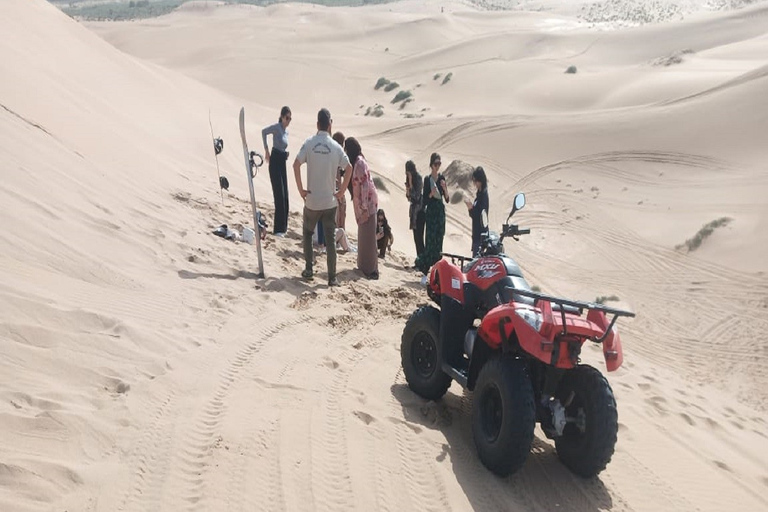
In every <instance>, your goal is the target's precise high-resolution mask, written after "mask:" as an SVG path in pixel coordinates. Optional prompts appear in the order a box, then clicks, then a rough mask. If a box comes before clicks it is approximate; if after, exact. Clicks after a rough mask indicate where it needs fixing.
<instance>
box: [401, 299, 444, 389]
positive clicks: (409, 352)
mask: <svg viewBox="0 0 768 512" xmlns="http://www.w3.org/2000/svg"><path fill="white" fill-rule="evenodd" d="M439 332H440V311H438V310H437V309H435V308H433V307H432V306H422V307H420V308H419V309H417V310H416V311H414V312H413V314H412V315H411V317H410V318H409V319H408V321H407V322H406V323H405V328H404V329H403V336H402V339H401V344H400V358H401V361H402V365H403V372H404V373H405V380H406V381H407V382H408V387H410V388H411V389H412V390H413V391H414V392H415V393H416V394H417V395H419V396H421V397H423V398H426V399H428V400H437V399H438V398H441V397H442V396H443V395H444V394H445V392H446V391H448V387H450V385H451V377H449V376H448V375H447V374H446V373H444V372H443V370H442V369H441V361H442V355H441V354H442V352H441V351H440V348H439V342H438V339H439V338H438V333H439Z"/></svg>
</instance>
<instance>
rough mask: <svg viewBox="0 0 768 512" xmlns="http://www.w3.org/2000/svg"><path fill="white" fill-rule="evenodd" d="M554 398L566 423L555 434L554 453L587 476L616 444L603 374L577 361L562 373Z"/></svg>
mask: <svg viewBox="0 0 768 512" xmlns="http://www.w3.org/2000/svg"><path fill="white" fill-rule="evenodd" d="M557 398H558V399H559V400H560V403H562V404H563V405H564V406H565V416H566V419H567V420H568V424H567V425H566V426H565V430H564V431H563V435H562V436H560V437H557V438H555V447H556V448H557V455H558V457H559V458H560V460H561V461H562V463H563V464H565V466H566V467H568V469H570V470H571V471H573V472H574V473H575V474H577V475H579V476H581V477H584V478H590V477H593V476H595V475H597V474H598V473H600V472H601V471H602V470H604V469H605V467H606V466H607V465H608V462H610V460H611V456H613V450H614V447H615V446H616V437H617V434H618V431H619V417H618V413H617V411H616V399H615V398H614V397H613V390H612V389H611V386H610V384H608V381H607V380H606V378H605V377H604V376H603V375H602V374H601V373H600V372H599V371H598V370H597V369H595V368H593V367H591V366H588V365H579V366H577V367H575V368H573V369H572V370H568V371H567V372H566V373H565V375H563V378H562V380H561V381H560V385H559V387H558V391H557Z"/></svg>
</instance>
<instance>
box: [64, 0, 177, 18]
mask: <svg viewBox="0 0 768 512" xmlns="http://www.w3.org/2000/svg"><path fill="white" fill-rule="evenodd" d="M182 3H184V0H152V1H149V0H131V1H130V2H109V3H104V4H91V5H83V6H79V5H77V4H74V3H73V2H70V5H69V7H64V8H62V11H64V13H66V14H68V15H69V16H72V17H77V18H82V19H86V20H114V21H124V20H135V19H141V18H154V17H157V16H162V15H164V14H168V13H170V12H171V11H173V10H174V9H176V8H177V7H178V6H180V5H181V4H182Z"/></svg>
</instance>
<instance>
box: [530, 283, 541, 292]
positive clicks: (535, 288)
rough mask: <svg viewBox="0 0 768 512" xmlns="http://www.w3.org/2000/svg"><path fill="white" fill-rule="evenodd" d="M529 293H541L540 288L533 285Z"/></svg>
mask: <svg viewBox="0 0 768 512" xmlns="http://www.w3.org/2000/svg"><path fill="white" fill-rule="evenodd" d="M531 291H532V292H536V293H541V286H539V285H537V284H535V285H533V286H531Z"/></svg>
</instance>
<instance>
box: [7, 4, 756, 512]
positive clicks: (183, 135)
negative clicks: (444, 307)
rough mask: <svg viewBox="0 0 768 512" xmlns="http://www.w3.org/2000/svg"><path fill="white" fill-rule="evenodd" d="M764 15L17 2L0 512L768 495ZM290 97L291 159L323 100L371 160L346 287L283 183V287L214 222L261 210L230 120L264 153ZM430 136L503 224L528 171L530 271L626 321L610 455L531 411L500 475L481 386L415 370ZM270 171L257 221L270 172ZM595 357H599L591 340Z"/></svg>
mask: <svg viewBox="0 0 768 512" xmlns="http://www.w3.org/2000/svg"><path fill="white" fill-rule="evenodd" d="M747 3H748V2H709V3H707V4H706V5H705V4H704V2H701V5H698V4H697V5H694V2H688V3H686V4H685V9H683V8H680V9H677V10H674V8H672V7H670V9H672V10H670V11H660V10H659V9H662V8H663V7H664V4H665V3H664V2H645V3H643V2H624V3H621V2H604V3H602V4H598V5H597V7H593V9H592V10H591V11H585V10H583V9H581V7H580V6H581V5H582V4H585V3H584V2H580V3H578V4H570V3H568V6H567V8H566V7H561V6H560V4H561V3H560V2H553V1H550V2H523V3H517V2H508V3H507V4H510V5H504V3H503V2H495V3H491V2H486V3H484V4H483V5H479V4H469V3H458V2H435V1H432V0H428V1H427V2H412V1H406V2H400V3H391V4H382V5H375V6H366V7H334V8H327V7H321V6H315V5H309V4H291V3H287V4H280V5H273V6H270V7H266V8H262V7H254V6H243V5H240V6H233V5H223V4H221V3H217V2H198V3H194V4H188V5H186V6H184V7H183V8H181V9H179V10H178V11H176V12H174V13H172V14H170V15H168V16H164V17H161V18H157V19H150V20H141V21H133V22H125V23H114V22H82V23H81V22H78V21H76V20H73V19H72V18H70V17H68V16H66V15H64V14H63V13H61V12H60V11H59V10H58V9H57V8H56V7H54V6H52V5H50V4H48V3H47V2H45V1H44V0H4V1H3V2H0V76H2V80H0V169H2V180H0V222H2V226H3V229H2V231H0V510H2V511H3V512H10V511H48V510H55V511H62V510H68V511H70V512H72V511H93V510H99V511H115V510H119V511H144V510H162V511H180V510H196V511H198V510H212V511H213V510H216V511H220V510H244V511H245V510H247V511H252V510H264V511H275V510H333V511H338V510H457V511H458V510H487V511H492V510H494V511H495V510H510V511H551V510H569V511H583V512H587V511H597V510H621V511H630V510H632V511H658V510H702V511H722V510H739V511H744V512H750V511H758V510H768V462H766V458H765V455H766V454H768V424H767V421H768V420H766V411H767V410H768V391H767V390H768V371H767V370H766V367H767V366H768V340H767V338H766V332H768V277H766V271H768V259H766V257H765V254H766V249H768V202H766V200H765V197H766V194H768V168H767V167H766V166H767V165H768V163H767V162H768V149H766V148H768V146H767V145H766V141H767V140H768V139H767V138H766V133H768V107H767V106H766V97H768V59H767V58H766V56H768V3H765V2H755V3H754V5H740V4H747ZM511 4H513V5H511ZM638 4H642V5H644V6H645V10H644V11H642V12H644V13H646V14H647V12H653V13H655V14H654V15H653V16H648V15H646V14H643V15H641V16H640V15H637V12H638V11H637V9H636V7H637V5H638ZM585 5H586V4H585ZM500 6H501V7H511V8H512V9H509V10H495V8H498V7H500ZM660 6H661V7H660ZM736 7H738V8H736ZM633 9H634V10H633ZM585 12H586V13H587V14H588V15H587V16H585V15H584V13H585ZM666 12H670V13H672V14H674V16H672V15H667V14H664V13H666ZM633 13H634V14H633ZM633 16H635V17H634V18H633ZM638 16H639V17H638ZM569 66H575V67H576V68H577V72H576V73H565V70H566V69H567V68H568V67H569ZM449 73H450V74H451V75H450V79H449V80H448V81H447V82H445V83H444V81H445V79H446V78H445V77H446V76H447V75H448V74H449ZM438 74H439V75H440V76H439V77H437V75H438ZM380 77H386V78H387V79H389V80H394V81H397V82H398V83H399V84H400V88H399V89H397V90H395V91H390V92H385V91H383V90H381V89H379V90H375V89H374V85H375V84H376V82H377V80H378V79H379V78H380ZM398 90H410V91H411V92H412V95H413V96H412V98H413V101H411V102H410V103H408V104H406V105H405V106H404V107H403V108H402V110H401V109H399V107H398V105H394V104H391V103H390V101H391V99H392V98H393V96H394V94H395V93H396V92H397V91H398ZM377 104H379V105H382V107H383V112H384V115H383V116H381V117H374V116H370V115H365V113H366V111H367V110H368V108H369V107H375V105H377ZM282 105H290V106H291V108H292V110H293V123H292V125H291V127H290V129H289V133H290V146H289V150H290V151H291V153H292V154H295V153H296V152H297V151H298V149H299V146H300V144H301V142H302V141H303V140H304V139H305V138H306V137H308V136H310V135H312V134H313V133H314V131H315V119H316V112H317V110H318V109H319V108H321V107H328V108H329V109H330V110H331V112H332V114H333V118H334V129H338V130H341V131H343V132H344V133H345V134H346V135H348V136H350V135H353V136H356V137H358V138H359V140H360V141H361V143H362V146H363V151H364V153H365V154H366V156H367V157H368V160H369V161H370V163H371V164H372V167H373V170H374V172H375V174H376V175H377V176H378V177H380V178H381V180H383V183H384V184H385V186H386V189H387V190H386V191H383V190H382V191H380V196H379V197H380V202H381V206H382V207H383V208H384V209H385V210H386V211H387V213H388V216H389V217H390V221H391V222H392V224H393V228H394V235H395V247H394V252H393V254H392V255H391V256H388V257H387V259H386V260H384V261H383V263H382V265H381V269H380V271H381V279H380V280H379V281H367V280H364V279H361V277H360V275H359V274H358V273H357V272H356V271H355V255H354V254H341V255H340V256H339V270H340V275H339V280H340V281H341V282H342V286H340V287H339V288H336V289H329V288H327V287H326V286H325V285H324V280H323V279H322V278H323V276H324V275H325V259H324V256H322V255H321V256H319V257H318V266H317V272H318V273H319V275H320V278H319V279H318V280H316V282H315V283H310V284H307V283H304V282H302V281H301V280H300V278H299V273H300V271H301V269H302V266H303V263H302V259H301V248H300V240H299V236H298V233H299V229H300V213H299V212H300V207H301V199H300V197H299V196H298V193H297V191H296V188H295V183H294V182H293V179H292V177H289V184H290V193H291V198H290V201H291V210H292V212H291V218H290V233H289V235H288V236H287V237H286V238H284V239H276V238H274V237H272V236H271V235H270V236H268V238H267V240H266V242H265V245H264V263H265V273H266V278H265V279H258V278H257V276H256V272H257V271H258V268H257V263H256V251H255V247H254V246H251V245H247V244H243V243H236V242H231V241H227V240H223V239H221V238H218V237H216V236H214V235H213V234H212V233H211V231H212V230H213V229H214V228H215V227H216V226H218V225H219V224H222V223H227V224H230V225H233V226H239V225H249V224H250V223H251V220H252V217H251V211H250V204H249V202H248V188H247V181H246V176H245V169H244V165H243V156H242V151H241V146H240V138H239V134H238V127H237V115H238V112H239V110H240V108H241V107H242V106H244V107H245V110H246V124H247V129H248V137H249V142H250V145H251V148H252V149H254V150H257V151H260V150H261V142H260V130H261V128H262V127H263V126H266V125H267V124H270V123H272V122H275V121H276V120H277V117H278V114H279V109H280V107H281V106H282ZM209 111H210V113H211V118H212V121H213V126H214V131H215V134H216V136H220V137H222V138H223V139H224V141H225V148H224V152H223V153H222V154H221V155H220V156H219V164H220V166H221V172H222V174H224V175H225V176H227V177H228V179H229V181H230V183H231V187H230V190H229V192H228V193H225V195H224V201H223V203H222V200H221V197H220V195H219V189H218V184H217V176H216V167H215V161H214V154H213V151H212V148H211V140H210V138H211V137H210V129H209V125H208V115H209ZM433 151H437V152H439V153H440V154H441V155H442V159H443V162H444V164H448V163H450V162H452V161H454V160H457V161H461V162H465V163H467V164H470V165H482V166H483V167H484V168H485V169H486V171H487V172H488V173H489V178H490V201H491V213H490V220H491V225H492V227H493V228H494V229H498V228H499V227H500V224H501V222H503V220H504V218H505V217H506V212H507V211H508V209H509V207H511V203H512V197H513V195H514V194H515V193H516V192H519V191H523V192H525V193H526V195H527V200H528V204H527V206H526V207H525V209H524V210H523V211H521V212H519V213H518V214H517V215H516V217H515V218H516V220H517V222H518V223H519V224H521V225H524V226H526V227H530V228H531V231H532V233H531V235H530V236H528V237H523V238H522V239H521V240H520V241H519V242H512V241H509V242H507V244H506V245H507V250H508V252H509V253H510V254H511V255H513V256H514V257H515V258H516V259H517V261H518V262H519V263H520V265H521V267H522V269H523V271H524V273H525V275H526V276H527V279H528V281H529V282H530V283H531V284H535V285H538V286H539V287H541V289H542V290H543V291H545V292H547V293H552V294H556V295H563V296H567V297H571V298H575V299H582V300H594V299H595V297H598V296H611V295H615V296H616V298H617V299H618V300H617V301H615V302H611V304H615V305H618V306H621V307H625V308H628V309H631V310H632V311H635V312H636V313H637V317H636V319H632V320H621V321H620V322H619V326H618V327H619V329H620V331H621V332H622V335H623V342H624V351H625V352H624V359H625V365H624V366H623V367H622V368H621V369H619V370H618V371H616V372H613V373H611V374H608V379H609V381H610V383H611V385H612V387H613V389H614V392H615V394H616V398H617V401H618V408H619V421H620V432H619V441H618V443H617V446H616V453H615V454H614V456H613V460H612V461H611V463H610V464H609V466H608V468H607V469H606V470H605V471H604V472H603V473H601V474H600V475H599V477H597V478H594V479H590V480H583V479H580V478H578V477H576V476H574V475H572V474H571V473H570V472H569V471H568V470H567V469H566V468H565V467H564V466H562V464H561V463H560V462H559V461H558V459H557V456H556V454H555V452H554V446H553V444H552V443H551V442H550V441H548V440H547V439H546V438H545V437H544V435H543V434H542V433H541V432H538V431H537V432H538V433H537V438H536V439H535V441H534V446H533V449H532V453H531V455H530V457H529V458H528V461H527V463H526V465H525V466H524V468H523V469H522V470H521V471H520V472H518V473H517V474H515V475H513V476H511V477H509V478H506V479H500V478H497V477H494V476H493V475H492V474H491V473H489V472H488V471H487V470H486V469H485V468H484V467H483V466H482V464H481V463H480V462H479V460H478V458H477V455H476V452H475V448H474V444H473V442H472V436H471V427H470V423H469V421H470V414H469V413H470V410H471V403H472V401H471V399H472V395H471V393H464V392H463V391H462V390H461V388H460V387H459V386H457V385H455V384H454V386H453V387H452V388H451V389H450V390H449V393H448V394H447V395H446V397H445V398H444V399H443V400H441V401H439V402H437V403H433V402H426V401H424V400H422V399H420V398H419V397H417V396H416V395H415V394H413V393H412V392H411V391H410V390H409V389H408V387H407V385H406V384H405V381H404V378H403V375H402V371H401V368H400V355H399V344H400V335H401V332H402V328H403V325H404V322H405V320H406V318H407V317H408V315H409V314H410V312H411V311H413V310H414V309H415V308H416V307H417V306H418V305H419V304H422V303H425V302H427V297H426V295H425V293H424V292H423V290H422V289H421V287H420V286H419V277H420V276H419V275H418V274H417V273H415V272H414V271H413V270H407V269H406V266H407V265H408V264H409V263H411V262H412V258H413V255H414V252H415V251H414V248H413V243H412V238H411V233H410V231H408V229H407V203H406V199H405V196H404V187H403V181H404V174H403V169H404V162H405V161H406V160H408V159H414V160H415V161H416V163H417V165H418V167H419V170H420V171H421V172H422V173H424V172H425V171H426V170H427V164H428V158H429V155H430V153H432V152H433ZM291 160H292V158H291ZM255 185H256V197H257V200H258V202H259V205H260V207H261V208H263V209H264V210H265V212H266V214H267V217H268V218H269V219H270V221H271V218H272V211H273V210H272V199H271V197H272V196H271V189H270V185H269V179H268V173H267V171H266V169H262V170H261V171H260V172H259V174H258V175H257V178H256V182H255ZM456 190H458V189H457V186H456V185H455V184H453V185H452V190H451V192H452V193H453V192H455V191H456ZM465 193H466V194H468V193H469V192H468V191H465ZM447 217H448V220H447V226H446V240H445V247H444V248H445V250H449V251H453V252H463V253H466V252H468V251H469V245H470V219H469V217H468V215H467V213H466V208H465V206H464V205H463V204H462V203H458V204H452V205H450V206H448V207H447ZM721 218H728V219H729V221H728V222H727V223H726V224H725V225H724V226H722V227H719V228H717V229H715V230H714V231H713V232H712V234H711V235H710V236H708V237H706V238H705V239H704V240H703V242H702V243H701V246H700V247H698V248H696V249H694V250H690V251H688V250H687V249H686V248H684V247H679V246H680V245H681V244H684V243H685V241H686V240H689V239H692V238H693V237H694V235H696V233H697V232H698V231H699V230H700V229H701V228H702V226H704V225H706V224H708V223H710V222H712V221H716V220H718V219H721ZM348 226H350V227H351V229H350V230H349V231H350V235H351V236H352V238H354V237H355V229H354V220H353V217H352V213H351V210H350V212H349V216H348ZM583 360H584V361H585V362H588V363H590V364H593V365H595V366H596V367H597V368H600V369H601V370H603V371H604V370H605V365H604V363H603V362H602V360H601V353H600V352H599V350H598V348H597V347H588V348H587V349H586V350H585V352H584V354H583Z"/></svg>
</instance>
